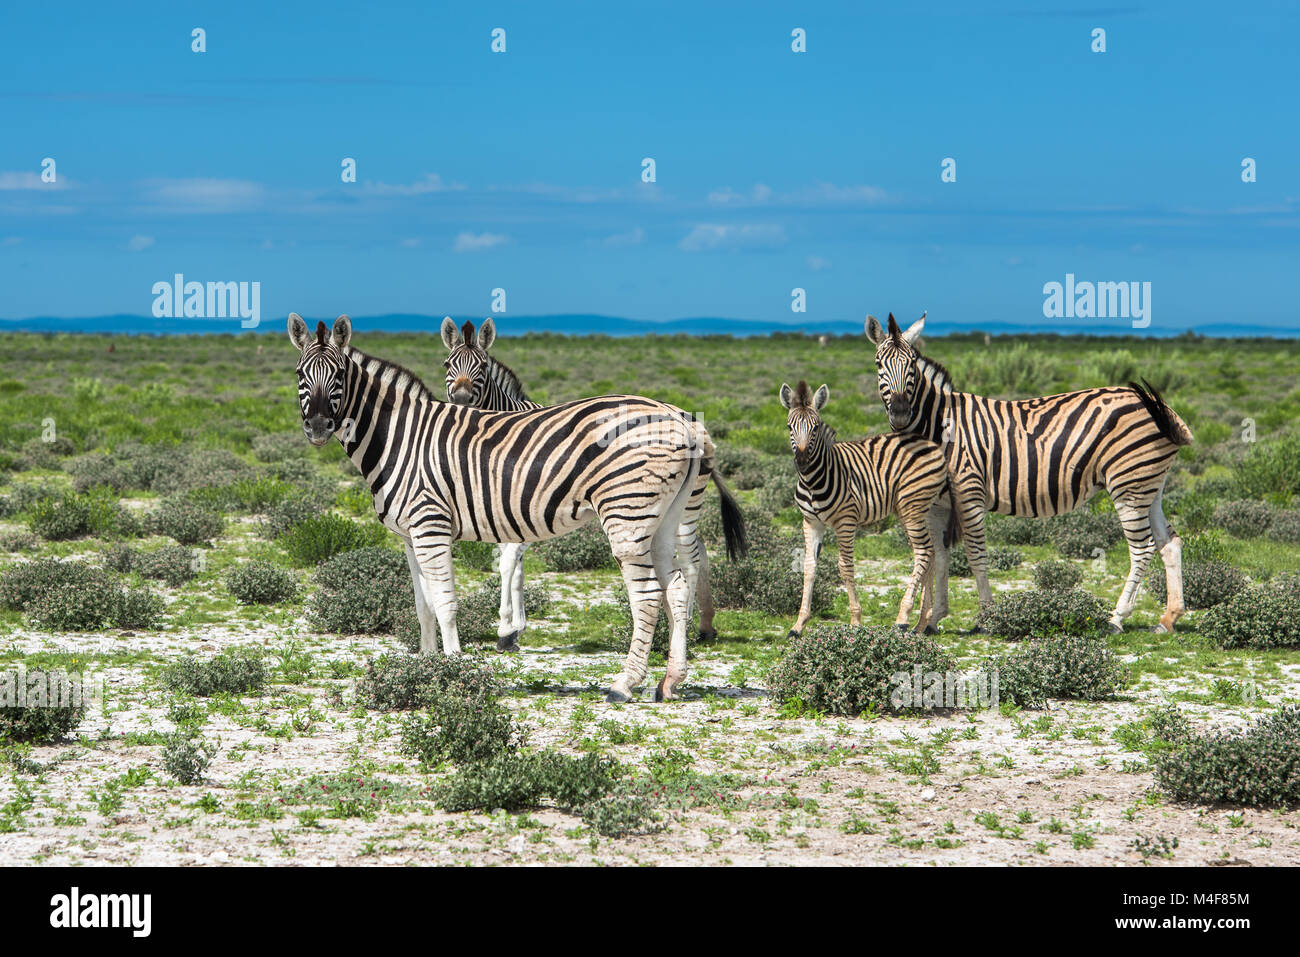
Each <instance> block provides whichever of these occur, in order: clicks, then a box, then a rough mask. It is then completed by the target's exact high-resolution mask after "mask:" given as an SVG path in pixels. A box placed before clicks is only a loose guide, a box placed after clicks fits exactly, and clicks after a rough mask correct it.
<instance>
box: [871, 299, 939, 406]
mask: <svg viewBox="0 0 1300 957" xmlns="http://www.w3.org/2000/svg"><path fill="white" fill-rule="evenodd" d="M924 328H925V313H922V314H921V318H920V319H918V320H916V322H914V323H912V324H911V325H910V326H909V327H908V328H907V331H906V332H904V331H903V330H901V329H899V328H898V322H897V320H895V319H894V314H893V313H892V312H891V313H890V314H889V328H888V329H883V328H881V326H880V320H879V319H877V318H876V317H875V316H867V338H868V339H870V340H871V341H872V342H874V343H875V344H876V375H877V376H878V377H879V379H880V398H881V399H882V400H883V401H884V403H885V412H886V413H887V414H888V415H889V427H890V428H891V429H894V430H895V431H901V430H902V429H904V428H906V427H907V424H908V423H909V422H911V421H912V400H913V399H914V398H915V397H916V381H917V372H916V355H917V353H916V349H917V347H918V346H919V345H920V335H921V330H922V329H924Z"/></svg>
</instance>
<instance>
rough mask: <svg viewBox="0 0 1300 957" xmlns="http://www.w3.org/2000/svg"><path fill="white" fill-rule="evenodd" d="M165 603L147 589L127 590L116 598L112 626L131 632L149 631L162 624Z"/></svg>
mask: <svg viewBox="0 0 1300 957" xmlns="http://www.w3.org/2000/svg"><path fill="white" fill-rule="evenodd" d="M165 608H166V603H165V602H163V600H162V599H161V598H160V597H159V596H157V595H155V594H153V592H151V591H149V589H147V588H136V589H127V590H125V591H123V592H122V593H121V595H120V596H118V599H117V609H116V611H115V612H114V615H113V624H114V625H116V626H117V627H118V628H128V629H131V630H132V631H150V630H152V629H154V628H157V627H158V625H159V624H160V623H161V622H162V617H163V611H164V609H165Z"/></svg>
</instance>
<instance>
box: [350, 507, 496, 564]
mask: <svg viewBox="0 0 1300 957" xmlns="http://www.w3.org/2000/svg"><path fill="white" fill-rule="evenodd" d="M366 499H367V501H369V499H370V495H369V493H367V494H366ZM367 507H369V506H367ZM500 547H501V546H500V545H497V544H495V543H494V542H472V541H468V540H461V541H458V542H456V544H455V545H453V546H452V549H451V556H452V559H453V560H454V561H455V562H456V563H457V564H459V565H464V566H465V567H466V568H472V569H474V570H475V571H480V572H486V571H491V570H493V569H495V568H496V567H497V564H498V558H497V556H498V554H499V552H498V549H499V548H500Z"/></svg>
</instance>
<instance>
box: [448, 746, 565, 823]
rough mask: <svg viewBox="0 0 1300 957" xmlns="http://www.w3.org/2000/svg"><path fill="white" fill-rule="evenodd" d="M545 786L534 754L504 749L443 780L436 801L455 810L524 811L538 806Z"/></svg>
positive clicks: (450, 809) (449, 809)
mask: <svg viewBox="0 0 1300 957" xmlns="http://www.w3.org/2000/svg"><path fill="white" fill-rule="evenodd" d="M545 787H546V781H545V779H544V778H543V776H542V774H541V772H540V770H539V768H538V765H537V761H536V760H535V758H534V757H533V755H527V754H516V753H514V752H511V751H502V752H499V753H497V754H494V755H492V756H491V757H489V758H487V759H486V760H484V761H481V762H478V763H477V764H471V765H469V766H468V767H465V768H462V769H460V770H459V771H457V772H456V773H455V774H452V775H450V776H449V777H447V778H445V779H444V780H442V781H440V782H439V783H438V784H437V785H436V786H435V788H434V800H435V801H436V802H437V804H438V806H439V807H441V808H443V809H444V810H447V811H453V812H455V811H479V810H495V809H497V808H501V809H502V810H506V811H521V810H523V809H525V808H530V807H537V805H539V804H540V803H541V801H542V798H543V796H544V795H545Z"/></svg>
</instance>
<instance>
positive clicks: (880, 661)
mask: <svg viewBox="0 0 1300 957" xmlns="http://www.w3.org/2000/svg"><path fill="white" fill-rule="evenodd" d="M918 665H919V666H920V667H921V670H922V671H923V672H935V671H940V672H946V671H952V670H954V668H955V667H956V665H955V661H954V659H953V658H952V656H951V655H950V654H949V653H948V652H946V651H944V650H943V648H942V647H940V645H939V644H938V643H937V642H935V640H934V639H933V638H931V637H928V636H925V635H918V634H916V633H914V632H900V631H899V630H898V629H897V628H895V627H893V626H886V627H874V628H872V627H865V626H858V627H853V626H849V625H820V626H816V627H812V628H809V629H808V630H806V631H805V632H804V634H803V635H801V636H799V637H796V638H792V639H790V645H789V648H787V650H786V653H785V655H784V656H783V657H782V658H781V660H780V661H778V662H777V663H776V665H774V666H773V667H772V669H771V671H770V672H769V673H768V687H769V688H770V689H771V692H772V694H773V696H775V697H776V699H777V700H778V701H781V702H797V703H798V705H799V706H801V707H802V708H808V709H812V710H815V711H823V712H826V713H828V714H841V715H850V716H856V715H859V714H861V713H862V712H864V711H877V712H882V711H888V710H891V709H892V708H893V701H892V695H893V693H894V691H895V690H896V689H897V687H898V680H897V677H896V676H897V675H898V674H900V673H908V674H910V673H911V672H912V669H913V668H914V667H916V666H918Z"/></svg>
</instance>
